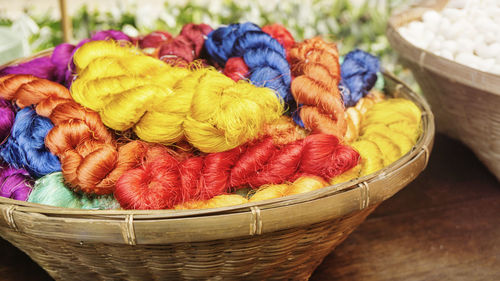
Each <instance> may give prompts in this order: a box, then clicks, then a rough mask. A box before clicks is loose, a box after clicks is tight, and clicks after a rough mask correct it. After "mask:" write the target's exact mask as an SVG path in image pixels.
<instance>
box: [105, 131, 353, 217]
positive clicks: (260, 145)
mask: <svg viewBox="0 0 500 281" xmlns="http://www.w3.org/2000/svg"><path fill="white" fill-rule="evenodd" d="M358 157H359V155H358V153H357V152H356V151H355V150H353V149H351V148H350V147H348V146H344V145H342V144H340V142H339V139H338V138H336V137H335V136H332V135H326V134H316V135H310V136H308V137H306V138H305V139H302V140H297V141H295V142H292V143H289V144H286V145H283V146H276V145H274V143H273V140H272V138H271V137H267V138H264V139H262V140H261V141H258V142H256V143H252V144H247V145H244V146H240V147H236V148H234V149H232V150H229V151H224V152H219V153H212V154H207V155H205V156H201V157H192V158H188V159H186V160H183V161H179V160H177V159H176V158H175V157H173V156H172V155H171V154H170V153H169V150H167V149H165V148H162V147H158V146H153V147H149V148H148V149H147V151H146V152H145V154H144V156H143V157H142V159H144V160H143V162H142V163H141V164H140V165H139V166H138V168H136V169H132V170H129V171H128V172H127V173H125V174H123V176H122V177H120V179H119V180H118V182H117V183H116V190H115V197H116V199H117V200H118V202H120V205H121V206H122V207H124V208H127V209H163V208H172V207H174V206H175V205H177V204H179V203H182V202H186V201H190V200H206V199H209V198H212V197H214V196H216V195H219V194H221V193H225V192H229V191H230V190H231V189H237V188H238V187H242V186H252V187H258V186H261V185H264V184H279V183H283V182H286V181H293V180H294V179H296V178H298V177H299V176H301V175H304V174H306V175H315V176H319V177H322V178H324V179H330V178H332V177H334V176H336V175H339V174H341V173H343V172H344V171H347V170H349V169H351V168H352V167H354V166H355V165H357V163H358Z"/></svg>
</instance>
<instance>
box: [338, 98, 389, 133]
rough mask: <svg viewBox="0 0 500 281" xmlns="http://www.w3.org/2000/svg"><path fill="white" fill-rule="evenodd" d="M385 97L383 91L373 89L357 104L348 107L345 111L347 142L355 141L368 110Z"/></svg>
mask: <svg viewBox="0 0 500 281" xmlns="http://www.w3.org/2000/svg"><path fill="white" fill-rule="evenodd" d="M384 98H385V96H384V94H383V93H382V92H379V91H377V90H373V91H372V92H370V93H368V95H366V96H365V97H362V98H361V99H360V100H359V101H358V102H357V103H356V105H355V106H351V107H348V108H347V109H346V111H345V115H346V122H347V130H346V132H345V135H344V140H345V141H346V142H347V143H351V142H353V141H355V140H356V139H357V138H358V137H359V133H360V130H361V122H362V120H363V118H364V115H365V114H366V112H367V111H368V110H369V109H370V108H372V107H373V106H374V105H375V104H376V103H379V102H381V101H383V100H384Z"/></svg>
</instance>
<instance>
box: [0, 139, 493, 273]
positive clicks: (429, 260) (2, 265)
mask: <svg viewBox="0 0 500 281" xmlns="http://www.w3.org/2000/svg"><path fill="white" fill-rule="evenodd" d="M0 280H7V281H14V280H16V281H20V280H21V281H22V280H30V281H31V280H33V281H42V280H43V281H45V280H51V279H50V277H49V276H48V275H47V274H46V273H45V272H44V271H43V270H42V269H41V268H40V267H38V266H37V265H36V264H35V263H34V262H32V261H31V260H30V259H29V258H28V257H27V256H26V255H24V254H23V253H22V252H21V251H19V250H17V249H16V248H15V247H13V246H11V245H10V244H9V243H8V242H6V241H5V240H2V239H1V238H0ZM311 280H314V281H319V280H500V184H499V183H498V182H497V180H496V179H495V177H494V176H493V175H491V174H490V173H489V172H488V171H487V170H486V168H485V167H484V166H483V165H482V164H481V163H480V162H479V161H478V160H477V158H476V157H475V156H474V155H473V154H472V153H471V151H470V150H468V149H467V148H466V147H464V146H463V145H462V144H460V143H458V142H457V141H454V140H451V139H449V138H447V137H445V136H442V135H439V134H438V135H437V136H436V143H435V146H434V151H433V152H432V156H431V159H430V162H429V165H428V167H427V169H426V170H425V171H424V172H423V173H422V174H421V175H420V176H419V177H418V178H417V179H416V180H415V181H414V182H413V183H411V184H410V185H409V186H407V187H406V188H405V189H403V190H402V191H400V192H399V193H398V194H396V195H395V196H394V197H392V198H390V199H388V200H387V201H386V202H384V203H382V205H381V206H380V207H379V208H378V209H377V210H376V211H375V212H374V213H373V214H372V215H370V216H369V217H368V219H367V220H366V221H365V222H364V223H363V224H362V225H361V226H360V227H359V228H358V229H357V230H355V231H354V232H353V233H352V234H351V235H350V236H349V238H347V240H346V241H344V243H342V244H341V245H340V246H338V247H337V249H336V250H335V251H334V252H332V253H331V254H330V255H329V256H327V257H326V258H325V260H324V261H323V263H322V264H321V265H320V266H319V267H318V268H317V269H316V271H315V272H314V274H313V275H312V277H311Z"/></svg>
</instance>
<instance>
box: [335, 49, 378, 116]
mask: <svg viewBox="0 0 500 281" xmlns="http://www.w3.org/2000/svg"><path fill="white" fill-rule="evenodd" d="M379 71H380V62H379V60H378V58H377V57H375V56H372V55H371V54H369V53H367V52H364V51H361V50H358V49H356V50H354V51H351V52H349V53H348V54H347V55H346V56H345V57H344V61H343V62H342V64H341V66H340V74H341V77H342V80H341V81H340V88H341V90H342V97H343V99H344V104H345V106H346V107H351V106H354V105H356V103H357V102H358V101H359V100H360V99H361V98H362V97H364V96H365V95H367V94H368V92H369V91H370V89H371V88H373V86H374V85H375V83H376V82H377V72H379Z"/></svg>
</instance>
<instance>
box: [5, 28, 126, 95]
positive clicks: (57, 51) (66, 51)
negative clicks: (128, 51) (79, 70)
mask: <svg viewBox="0 0 500 281" xmlns="http://www.w3.org/2000/svg"><path fill="white" fill-rule="evenodd" d="M95 40H117V41H127V42H130V41H131V39H130V38H129V37H128V36H127V35H125V34H124V33H123V32H121V31H118V30H102V31H99V32H97V33H95V34H94V35H93V36H92V37H91V38H90V39H84V40H82V41H80V42H79V43H78V44H77V45H76V46H75V45H72V44H69V43H62V44H59V45H58V46H56V47H55V48H54V51H53V52H52V55H51V56H50V57H48V56H47V57H41V58H36V59H33V60H31V61H28V62H25V63H21V64H18V65H13V66H9V67H6V68H5V69H2V70H1V71H0V76H4V75H8V74H29V75H33V76H35V77H38V78H42V79H47V80H50V81H54V82H57V83H60V84H63V85H65V86H66V87H69V86H70V85H71V82H72V81H73V73H74V65H73V64H72V61H71V60H72V57H73V54H74V53H75V51H76V50H77V49H78V48H80V47H81V46H82V45H83V44H85V43H87V42H90V41H95Z"/></svg>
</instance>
